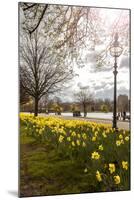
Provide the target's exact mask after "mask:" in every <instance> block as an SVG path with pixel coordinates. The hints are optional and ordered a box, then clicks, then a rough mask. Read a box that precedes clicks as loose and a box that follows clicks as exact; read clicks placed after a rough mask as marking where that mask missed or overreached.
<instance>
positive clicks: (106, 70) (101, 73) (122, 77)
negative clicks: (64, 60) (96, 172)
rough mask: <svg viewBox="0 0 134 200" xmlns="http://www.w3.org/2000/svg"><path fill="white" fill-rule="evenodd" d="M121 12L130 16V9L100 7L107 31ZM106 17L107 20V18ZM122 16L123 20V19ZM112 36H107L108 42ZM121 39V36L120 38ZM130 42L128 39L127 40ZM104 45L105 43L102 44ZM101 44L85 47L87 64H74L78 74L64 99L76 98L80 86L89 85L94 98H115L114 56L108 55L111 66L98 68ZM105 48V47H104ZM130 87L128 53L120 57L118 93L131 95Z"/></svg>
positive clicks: (64, 94) (65, 92)
mask: <svg viewBox="0 0 134 200" xmlns="http://www.w3.org/2000/svg"><path fill="white" fill-rule="evenodd" d="M121 12H124V13H125V12H126V13H125V14H127V15H128V16H129V12H128V11H121V10H118V9H117V10H115V9H113V10H112V9H100V14H101V16H103V17H104V26H105V27H106V29H107V31H109V27H110V26H111V24H112V23H113V22H114V21H115V19H116V18H117V17H118V16H119V15H120V13H121ZM105 19H106V20H105ZM123 19H124V18H122V19H121V20H123ZM121 23H122V21H121ZM109 39H110V38H108V37H107V38H106V42H107V41H108V40H109ZM119 40H120V38H119ZM126 42H128V41H126ZM102 46H104V44H103V45H102ZM100 47H101V46H98V47H97V46H96V48H95V50H94V51H88V52H87V51H86V49H85V54H84V56H85V58H84V60H85V63H84V64H85V66H84V67H82V68H79V67H78V66H77V65H76V64H75V65H74V71H75V72H76V73H77V74H78V76H76V77H74V78H73V80H72V82H71V83H70V85H71V87H70V88H68V89H67V90H66V91H64V92H63V95H62V96H63V99H64V100H70V101H72V100H73V99H74V93H75V92H77V91H78V90H79V88H80V87H86V86H88V87H89V89H90V91H91V93H92V94H93V95H94V98H102V99H105V98H110V99H113V87H114V75H113V67H112V66H113V64H114V58H112V57H111V56H110V55H108V56H109V57H108V59H109V60H110V62H111V66H108V67H107V66H102V67H101V70H97V68H96V67H95V66H96V63H95V60H94V57H95V54H96V52H97V50H98V49H99V48H100ZM104 48H105V47H104ZM129 88H130V63H129V56H128V55H123V54H122V55H121V56H120V57H119V58H118V74H117V95H119V94H126V95H128V96H129Z"/></svg>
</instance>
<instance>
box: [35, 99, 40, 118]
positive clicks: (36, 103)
mask: <svg viewBox="0 0 134 200" xmlns="http://www.w3.org/2000/svg"><path fill="white" fill-rule="evenodd" d="M38 103H39V100H38V98H35V102H34V116H38Z"/></svg>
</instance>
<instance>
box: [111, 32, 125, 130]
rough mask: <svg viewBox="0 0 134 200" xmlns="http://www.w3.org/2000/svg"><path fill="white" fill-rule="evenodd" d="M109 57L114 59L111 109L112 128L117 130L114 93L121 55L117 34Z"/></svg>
mask: <svg viewBox="0 0 134 200" xmlns="http://www.w3.org/2000/svg"><path fill="white" fill-rule="evenodd" d="M109 50H110V55H111V56H112V57H114V66H113V67H114V71H113V74H114V108H113V128H115V129H117V99H116V98H117V97H116V92H117V73H118V71H117V58H118V57H119V56H120V55H121V54H122V51H123V49H122V47H121V46H120V44H119V41H118V33H116V34H115V36H114V41H113V43H112V45H111V47H110V49H109Z"/></svg>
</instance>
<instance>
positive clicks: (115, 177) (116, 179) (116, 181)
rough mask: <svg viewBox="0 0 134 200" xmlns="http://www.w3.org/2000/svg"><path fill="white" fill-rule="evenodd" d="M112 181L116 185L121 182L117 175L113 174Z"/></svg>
mask: <svg viewBox="0 0 134 200" xmlns="http://www.w3.org/2000/svg"><path fill="white" fill-rule="evenodd" d="M114 182H115V184H116V185H118V184H119V183H120V182H121V181H120V176H119V175H116V176H114Z"/></svg>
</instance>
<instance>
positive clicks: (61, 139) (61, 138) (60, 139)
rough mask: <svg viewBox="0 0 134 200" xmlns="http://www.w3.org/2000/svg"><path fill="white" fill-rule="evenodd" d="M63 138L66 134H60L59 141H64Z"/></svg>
mask: <svg viewBox="0 0 134 200" xmlns="http://www.w3.org/2000/svg"><path fill="white" fill-rule="evenodd" d="M63 139H64V136H62V135H60V137H59V142H60V143H61V142H62V141H63Z"/></svg>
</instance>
